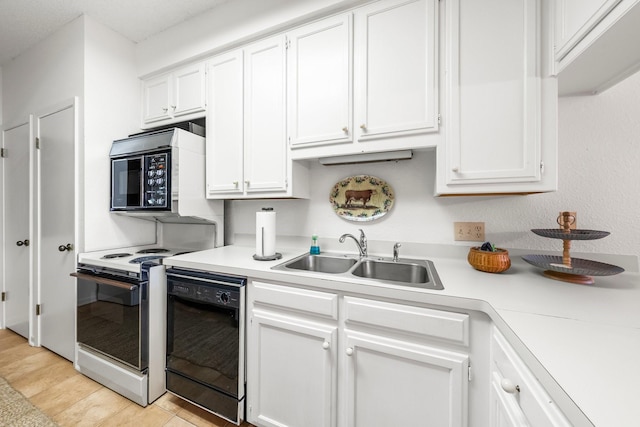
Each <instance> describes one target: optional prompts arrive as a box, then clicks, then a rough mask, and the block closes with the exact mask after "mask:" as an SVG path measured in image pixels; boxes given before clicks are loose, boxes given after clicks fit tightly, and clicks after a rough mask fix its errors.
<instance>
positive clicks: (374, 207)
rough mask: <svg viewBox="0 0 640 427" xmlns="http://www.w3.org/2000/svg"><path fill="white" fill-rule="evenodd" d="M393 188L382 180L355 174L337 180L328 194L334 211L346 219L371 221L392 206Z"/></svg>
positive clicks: (382, 214)
mask: <svg viewBox="0 0 640 427" xmlns="http://www.w3.org/2000/svg"><path fill="white" fill-rule="evenodd" d="M393 199H394V193H393V189H392V188H391V186H390V185H389V184H387V183H386V182H385V181H384V180H382V179H380V178H377V177H375V176H370V175H355V176H350V177H347V178H344V179H341V180H340V181H338V182H337V183H336V184H335V185H334V186H333V188H332V189H331V193H330V194H329V202H331V206H332V207H333V210H334V211H335V213H336V214H337V215H338V216H339V217H341V218H344V219H346V220H348V221H373V220H376V219H378V218H381V217H382V216H384V215H386V214H387V212H389V211H390V210H391V208H392V207H393Z"/></svg>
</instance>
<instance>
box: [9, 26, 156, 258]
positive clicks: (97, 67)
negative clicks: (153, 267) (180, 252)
mask: <svg viewBox="0 0 640 427" xmlns="http://www.w3.org/2000/svg"><path fill="white" fill-rule="evenodd" d="M134 55H135V51H134V45H133V43H131V42H128V41H126V40H124V39H123V38H122V36H120V35H118V34H117V33H115V32H113V31H111V30H109V29H107V28H106V27H104V26H102V24H99V23H97V22H96V21H94V20H93V19H91V18H90V17H87V16H82V17H79V18H78V19H76V20H74V21H72V22H70V23H69V24H67V25H66V26H64V27H63V28H62V29H60V30H59V31H57V32H56V33H54V34H53V35H51V36H50V37H48V38H47V39H45V40H44V41H42V42H41V43H38V44H37V45H35V46H34V47H32V48H31V49H29V50H28V51H27V52H25V53H23V54H22V55H20V56H19V57H17V58H16V59H14V60H13V61H10V62H8V63H6V64H5V65H4V66H3V68H4V69H3V76H2V77H3V78H2V103H3V111H2V113H3V123H5V124H7V125H9V124H12V123H17V122H18V121H19V120H25V119H26V118H27V117H28V115H29V114H30V113H37V112H39V111H40V110H42V109H45V108H49V107H50V106H52V105H56V104H59V103H60V102H63V101H65V100H68V99H71V98H73V97H74V96H77V97H78V98H79V100H80V102H79V108H80V113H79V135H80V141H81V143H84V148H85V149H84V156H85V160H86V164H85V165H84V174H83V177H82V178H81V179H80V181H81V184H80V185H81V187H84V190H83V189H82V188H80V189H79V191H80V203H81V204H84V205H86V209H85V215H84V218H80V221H84V228H81V229H84V230H85V232H84V234H85V237H86V239H85V241H84V245H81V246H84V247H80V248H78V250H81V251H82V250H93V249H102V248H110V247H121V246H124V245H127V244H141V243H153V242H154V241H155V238H156V229H155V224H154V223H153V222H150V221H143V220H137V219H132V218H126V217H121V216H115V215H113V216H111V215H110V214H109V212H108V209H109V173H110V172H109V162H108V154H109V147H110V145H111V141H112V140H113V139H116V138H121V137H124V136H126V135H128V134H129V133H131V132H132V131H136V130H139V128H138V126H137V123H138V122H137V121H138V119H139V117H140V110H139V105H140V86H139V81H138V80H137V75H136V74H135V69H134V66H135V60H134ZM80 155H83V154H82V153H80ZM81 227H82V224H81ZM80 237H81V238H82V236H80Z"/></svg>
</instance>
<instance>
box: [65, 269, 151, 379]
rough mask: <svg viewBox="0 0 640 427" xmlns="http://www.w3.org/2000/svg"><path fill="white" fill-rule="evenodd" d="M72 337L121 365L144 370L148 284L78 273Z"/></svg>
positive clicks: (147, 348)
mask: <svg viewBox="0 0 640 427" xmlns="http://www.w3.org/2000/svg"><path fill="white" fill-rule="evenodd" d="M73 275H74V276H75V277H76V278H77V318H76V336H77V341H78V344H80V345H82V346H85V347H89V348H91V349H93V350H95V351H97V352H99V353H101V354H104V355H106V356H108V357H110V358H112V359H115V360H117V361H119V362H121V363H124V364H125V365H128V366H130V367H132V368H135V369H136V370H138V371H143V370H145V369H147V367H148V361H149V343H148V337H147V336H146V335H147V333H146V331H147V330H148V319H149V314H148V311H149V301H148V297H147V286H148V282H138V281H126V280H123V279H120V278H117V277H111V276H101V275H94V274H89V273H83V272H78V273H74V274H73Z"/></svg>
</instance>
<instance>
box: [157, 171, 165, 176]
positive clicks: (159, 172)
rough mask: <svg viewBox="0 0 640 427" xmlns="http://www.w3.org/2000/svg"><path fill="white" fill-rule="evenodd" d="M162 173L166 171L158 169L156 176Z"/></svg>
mask: <svg viewBox="0 0 640 427" xmlns="http://www.w3.org/2000/svg"><path fill="white" fill-rule="evenodd" d="M162 175H164V171H163V170H162V169H158V170H157V171H156V176H162Z"/></svg>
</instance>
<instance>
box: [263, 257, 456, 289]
mask: <svg viewBox="0 0 640 427" xmlns="http://www.w3.org/2000/svg"><path fill="white" fill-rule="evenodd" d="M272 269H273V270H280V271H297V272H300V271H303V272H308V273H317V274H322V275H328V276H342V277H353V278H363V279H369V280H371V281H374V282H380V283H390V284H394V285H402V286H411V287H416V288H424V289H435V290H441V289H444V287H443V286H442V283H441V282H440V278H439V277H438V274H437V273H436V269H435V267H434V265H433V263H432V262H431V261H428V260H414V259H400V260H398V261H394V260H393V259H391V258H383V257H365V258H358V257H357V256H353V255H339V254H320V255H310V254H303V255H300V256H298V257H296V258H294V259H292V260H290V261H287V262H284V263H282V264H279V265H276V266H274V267H272Z"/></svg>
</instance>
